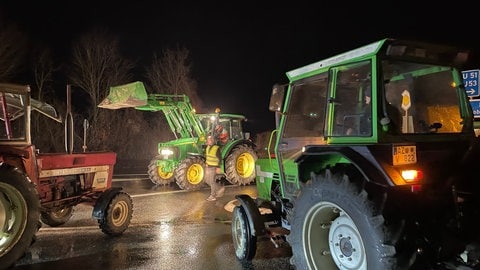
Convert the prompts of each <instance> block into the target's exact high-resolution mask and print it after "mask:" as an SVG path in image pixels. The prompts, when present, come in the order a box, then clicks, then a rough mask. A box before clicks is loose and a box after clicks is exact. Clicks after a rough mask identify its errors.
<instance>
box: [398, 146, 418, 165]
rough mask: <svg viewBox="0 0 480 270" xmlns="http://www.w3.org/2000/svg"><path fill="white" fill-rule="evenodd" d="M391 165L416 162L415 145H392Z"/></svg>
mask: <svg viewBox="0 0 480 270" xmlns="http://www.w3.org/2000/svg"><path fill="white" fill-rule="evenodd" d="M392 156H393V165H403V164H413V163H417V147H416V146H415V145H403V146H393V153H392Z"/></svg>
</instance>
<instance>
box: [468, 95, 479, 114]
mask: <svg viewBox="0 0 480 270" xmlns="http://www.w3.org/2000/svg"><path fill="white" fill-rule="evenodd" d="M470 104H471V105H472V110H473V116H474V117H475V118H480V99H471V100H470Z"/></svg>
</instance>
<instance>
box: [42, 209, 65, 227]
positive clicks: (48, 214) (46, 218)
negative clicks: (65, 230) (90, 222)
mask: <svg viewBox="0 0 480 270" xmlns="http://www.w3.org/2000/svg"><path fill="white" fill-rule="evenodd" d="M72 215H73V206H65V207H57V208H54V209H49V210H47V211H43V212H42V215H41V217H40V218H41V220H42V222H43V223H45V224H47V225H48V226H50V227H57V226H60V225H63V224H65V222H67V221H69V220H70V218H71V217H72Z"/></svg>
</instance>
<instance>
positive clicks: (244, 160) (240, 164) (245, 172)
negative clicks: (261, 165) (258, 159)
mask: <svg viewBox="0 0 480 270" xmlns="http://www.w3.org/2000/svg"><path fill="white" fill-rule="evenodd" d="M235 168H237V172H238V175H240V176H241V177H243V178H247V177H250V176H251V175H252V174H253V172H254V169H255V158H254V157H253V156H252V155H251V154H250V153H243V154H241V155H240V156H238V158H237V162H236V164H235Z"/></svg>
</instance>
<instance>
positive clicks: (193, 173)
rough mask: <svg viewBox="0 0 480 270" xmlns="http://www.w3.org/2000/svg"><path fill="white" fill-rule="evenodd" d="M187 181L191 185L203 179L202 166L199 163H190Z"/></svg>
mask: <svg viewBox="0 0 480 270" xmlns="http://www.w3.org/2000/svg"><path fill="white" fill-rule="evenodd" d="M187 181H188V182H189V183H190V184H192V185H198V184H200V183H201V182H202V181H203V167H202V166H201V165H200V164H192V165H190V167H188V170H187Z"/></svg>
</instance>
